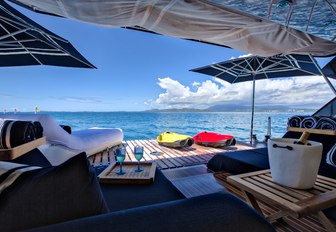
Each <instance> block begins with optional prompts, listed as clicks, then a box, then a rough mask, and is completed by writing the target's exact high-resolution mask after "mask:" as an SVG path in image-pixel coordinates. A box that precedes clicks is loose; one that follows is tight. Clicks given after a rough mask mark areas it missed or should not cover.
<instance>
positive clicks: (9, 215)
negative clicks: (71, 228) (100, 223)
mask: <svg viewBox="0 0 336 232" xmlns="http://www.w3.org/2000/svg"><path fill="white" fill-rule="evenodd" d="M104 212H107V207H106V204H105V202H104V199H103V196H102V194H101V191H100V188H99V184H98V182H97V179H96V175H95V173H94V171H93V170H92V169H90V164H89V162H88V160H87V158H86V154H85V153H81V154H79V155H77V156H75V157H73V158H71V159H69V160H68V161H66V162H64V163H63V164H61V165H59V166H55V167H47V168H42V169H39V170H35V171H30V172H26V173H23V174H22V175H21V176H20V177H19V178H18V179H17V180H16V181H15V182H14V184H12V185H11V186H10V187H8V188H6V189H5V190H4V191H3V192H2V193H1V196H0V231H17V230H22V229H28V228H33V227H37V226H43V225H48V224H53V223H59V222H63V221H68V220H71V219H76V218H81V217H85V216H90V215H97V214H100V213H104Z"/></svg>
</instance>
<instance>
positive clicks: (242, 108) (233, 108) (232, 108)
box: [145, 105, 317, 113]
mask: <svg viewBox="0 0 336 232" xmlns="http://www.w3.org/2000/svg"><path fill="white" fill-rule="evenodd" d="M316 110H317V109H311V108H304V107H289V106H256V107H255V112H300V113H302V112H312V111H316ZM145 112H162V113H164V112H167V113H176V112H251V106H247V105H216V106H211V107H209V108H206V109H196V108H181V109H178V108H171V109H151V110H146V111H145Z"/></svg>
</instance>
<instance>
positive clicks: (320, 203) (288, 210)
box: [227, 170, 336, 231]
mask: <svg viewBox="0 0 336 232" xmlns="http://www.w3.org/2000/svg"><path fill="white" fill-rule="evenodd" d="M227 181H228V182H229V183H231V184H233V185H235V186H237V187H238V188H240V189H241V190H242V192H243V194H244V196H245V198H246V200H247V202H248V203H249V204H250V205H251V206H253V207H254V208H255V209H256V210H257V211H259V212H260V213H262V211H261V209H260V207H259V205H258V203H257V201H256V199H255V197H256V198H258V199H260V200H263V201H265V202H266V203H270V204H274V205H276V206H278V207H279V208H281V211H279V212H277V213H275V214H273V215H270V216H268V217H267V218H268V219H269V220H270V221H271V222H272V221H274V220H277V219H279V218H282V217H284V216H287V215H290V216H293V217H296V218H300V217H303V216H306V215H315V216H316V217H317V218H318V219H319V220H320V221H321V222H322V223H323V225H324V226H325V228H326V229H327V230H328V231H336V229H335V226H334V225H333V224H332V223H331V222H330V221H329V219H328V218H327V217H326V216H325V215H324V213H323V212H322V211H321V210H323V209H326V208H329V207H332V206H335V205H336V180H335V179H331V178H328V177H324V176H318V177H317V180H316V183H315V185H314V187H313V188H311V189H308V190H299V189H293V188H289V187H284V186H282V185H279V184H277V183H275V182H274V181H273V180H272V177H271V172H270V170H263V171H257V172H250V173H245V174H241V175H235V176H229V177H228V178H227Z"/></svg>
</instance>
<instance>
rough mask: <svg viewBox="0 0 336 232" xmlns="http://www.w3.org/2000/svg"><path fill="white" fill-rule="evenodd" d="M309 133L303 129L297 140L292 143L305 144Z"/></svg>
mask: <svg viewBox="0 0 336 232" xmlns="http://www.w3.org/2000/svg"><path fill="white" fill-rule="evenodd" d="M309 135H310V133H309V132H308V131H304V132H303V133H302V135H301V137H300V138H299V141H295V142H294V144H300V145H305V144H306V143H307V140H308V137H309Z"/></svg>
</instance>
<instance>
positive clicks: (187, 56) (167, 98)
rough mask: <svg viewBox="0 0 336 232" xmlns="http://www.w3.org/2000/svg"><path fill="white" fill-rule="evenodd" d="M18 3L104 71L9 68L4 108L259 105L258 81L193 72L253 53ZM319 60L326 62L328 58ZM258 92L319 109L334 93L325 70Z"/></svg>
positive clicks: (0, 93)
mask: <svg viewBox="0 0 336 232" xmlns="http://www.w3.org/2000/svg"><path fill="white" fill-rule="evenodd" d="M11 5H12V6H13V4H11ZM15 8H16V9H18V10H19V11H20V12H22V13H24V14H25V15H26V16H28V17H30V18H31V19H32V20H34V21H36V22H37V23H39V24H41V25H42V26H44V27H45V28H47V29H49V30H50V31H52V32H54V33H56V34H58V35H59V36H62V37H63V38H65V39H67V40H69V41H70V42H71V43H72V44H73V46H74V47H75V48H76V49H77V50H78V51H79V52H80V53H81V54H82V55H83V56H84V57H85V58H86V59H87V60H89V61H90V62H91V63H92V64H93V65H95V66H96V67H97V69H81V68H65V67H53V66H24V67H4V68H1V74H0V75H1V76H0V83H1V84H0V110H4V109H6V110H7V111H13V110H14V109H18V110H19V111H22V112H30V111H33V110H34V109H35V107H36V106H37V107H39V108H40V109H41V111H142V110H149V109H167V108H202V109H203V108H207V107H210V106H213V105H225V104H228V105H232V104H242V105H250V104H251V91H252V83H251V82H245V83H240V84H234V85H231V84H228V83H226V82H224V81H221V80H219V79H215V78H212V77H210V76H206V75H203V74H198V73H194V72H191V71H189V70H190V69H193V68H197V67H201V66H206V65H209V64H212V63H217V62H221V61H225V60H228V59H231V58H233V57H239V56H242V55H246V53H245V52H242V51H238V50H233V49H228V48H224V47H219V46H214V45H209V44H203V43H198V42H193V41H188V40H183V39H179V38H172V37H167V36H160V35H154V34H151V33H144V32H139V31H133V30H128V29H121V28H110V27H101V26H96V25H91V24H86V23H82V22H77V21H73V20H69V19H63V18H58V17H52V16H48V15H42V14H37V13H34V12H30V11H28V10H26V9H23V8H21V7H15ZM318 62H319V63H320V65H321V66H323V65H324V64H325V63H326V62H327V61H326V60H318ZM332 83H333V84H334V85H336V82H335V81H333V80H332ZM256 93H257V94H256V105H257V106H258V105H263V106H274V105H290V106H291V107H297V106H304V107H308V108H313V109H318V108H320V107H321V106H323V105H324V104H325V103H326V102H327V101H329V100H331V99H332V98H333V96H334V95H333V93H332V91H331V90H330V88H329V87H328V85H327V84H326V82H325V81H324V79H323V78H322V77H320V76H317V77H309V78H306V77H299V78H283V79H273V80H262V81H257V82H256ZM316 96H318V97H316Z"/></svg>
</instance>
